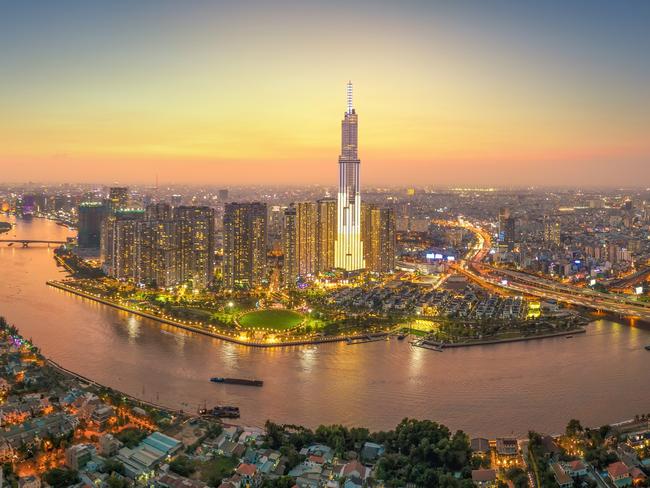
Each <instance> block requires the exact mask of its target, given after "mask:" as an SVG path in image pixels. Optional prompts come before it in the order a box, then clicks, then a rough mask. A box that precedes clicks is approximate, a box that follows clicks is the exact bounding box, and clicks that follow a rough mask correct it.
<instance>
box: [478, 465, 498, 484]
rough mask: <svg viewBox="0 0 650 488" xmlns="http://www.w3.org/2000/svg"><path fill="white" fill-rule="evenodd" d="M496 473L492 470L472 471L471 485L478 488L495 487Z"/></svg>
mask: <svg viewBox="0 0 650 488" xmlns="http://www.w3.org/2000/svg"><path fill="white" fill-rule="evenodd" d="M496 481H497V473H496V471H495V470H493V469H473V470H472V483H474V486H478V487H479V488H491V487H493V486H496Z"/></svg>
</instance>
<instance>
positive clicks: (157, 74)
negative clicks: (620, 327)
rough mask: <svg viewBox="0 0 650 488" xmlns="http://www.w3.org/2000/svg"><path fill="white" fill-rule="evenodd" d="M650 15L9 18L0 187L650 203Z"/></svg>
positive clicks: (112, 11) (302, 5)
mask: <svg viewBox="0 0 650 488" xmlns="http://www.w3.org/2000/svg"><path fill="white" fill-rule="evenodd" d="M649 26H650V2H649V1H647V0H625V1H615V0H611V1H608V2H605V1H601V0H571V1H567V0H562V1H543V2H542V1H535V2H533V1H530V2H526V1H523V0H519V1H514V0H513V1H505V0H501V1H499V0H476V1H446V0H445V1H443V0H441V1H433V0H431V1H421V2H420V1H408V0H407V1H399V2H398V1H392V2H382V1H374V2H370V1H368V2H366V1H351V0H348V1H337V0H329V1H319V2H316V1H313V2H312V1H308V0H304V1H296V2H289V1H269V0H267V1H260V2H256V1H249V0H240V1H232V2H225V1H223V2H222V1H216V0H215V1H181V0H178V1H175V2H174V1H164V0H160V1H146V0H141V1H123V2H122V1H118V0H112V1H92V0H91V1H88V0H86V1H78V2H70V1H65V0H61V1H56V2H44V1H29V0H20V1H14V2H3V1H1V0H0V165H1V166H0V168H1V170H0V182H1V181H27V180H32V181H42V182H52V181H91V182H99V183H110V182H122V183H137V182H144V183H146V182H153V181H154V179H155V176H156V175H158V178H159V180H160V182H161V183H207V184H246V183H251V184H253V183H255V184H257V183H272V184H276V183H286V184H302V183H323V184H332V185H333V184H335V183H336V181H337V176H338V173H337V167H336V165H337V157H338V154H339V139H340V121H341V118H342V116H343V112H344V110H345V84H346V82H347V81H348V80H349V79H350V80H352V81H353V83H354V86H355V106H356V108H357V111H358V113H359V153H360V157H361V162H362V163H361V164H362V169H361V171H362V184H366V185H368V184H382V185H383V184H399V185H414V186H419V185H425V184H431V185H459V184H462V185H498V186H505V185H581V186H588V185H642V186H650V27H649Z"/></svg>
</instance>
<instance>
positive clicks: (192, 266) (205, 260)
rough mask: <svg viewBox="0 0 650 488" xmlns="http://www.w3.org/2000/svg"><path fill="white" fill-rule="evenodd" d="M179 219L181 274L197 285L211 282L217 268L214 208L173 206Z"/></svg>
mask: <svg viewBox="0 0 650 488" xmlns="http://www.w3.org/2000/svg"><path fill="white" fill-rule="evenodd" d="M174 218H175V219H176V220H177V221H179V222H180V247H181V276H182V277H183V281H191V282H192V284H193V285H194V286H195V287H196V288H203V287H205V286H207V285H209V284H210V282H212V280H213V278H214V269H215V256H214V247H215V226H214V209H212V208H210V207H207V206H194V205H188V206H184V205H181V206H180V207H176V208H175V209H174Z"/></svg>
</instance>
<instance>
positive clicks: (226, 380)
mask: <svg viewBox="0 0 650 488" xmlns="http://www.w3.org/2000/svg"><path fill="white" fill-rule="evenodd" d="M210 381H212V382H213V383H224V384H226V385H243V386H263V385H264V382H263V381H262V380H247V379H243V378H222V377H221V376H215V377H213V378H210Z"/></svg>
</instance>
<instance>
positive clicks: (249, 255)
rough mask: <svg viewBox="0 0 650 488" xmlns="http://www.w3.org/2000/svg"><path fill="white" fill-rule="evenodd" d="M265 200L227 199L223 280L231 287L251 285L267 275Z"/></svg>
mask: <svg viewBox="0 0 650 488" xmlns="http://www.w3.org/2000/svg"><path fill="white" fill-rule="evenodd" d="M266 236H267V210H266V204H265V203H259V202H254V203H227V204H226V207H225V211H224V216H223V281H224V285H225V286H226V287H227V288H251V287H255V286H259V285H261V284H262V282H263V281H264V280H265V279H266V271H267V268H266V264H267V263H266V252H267V250H266V241H267V239H266Z"/></svg>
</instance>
